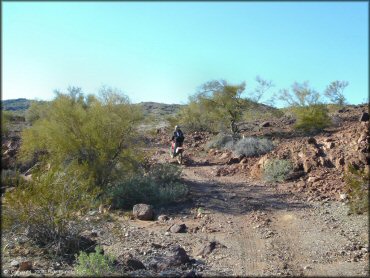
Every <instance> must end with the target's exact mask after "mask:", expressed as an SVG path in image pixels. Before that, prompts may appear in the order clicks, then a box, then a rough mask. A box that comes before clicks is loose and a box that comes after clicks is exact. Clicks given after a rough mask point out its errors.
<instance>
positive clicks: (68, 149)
mask: <svg viewBox="0 0 370 278" xmlns="http://www.w3.org/2000/svg"><path fill="white" fill-rule="evenodd" d="M141 119H142V114H141V112H140V111H139V110H138V107H135V106H133V105H131V104H130V102H129V100H128V98H127V97H126V96H124V95H122V94H120V93H119V92H117V91H114V90H112V89H109V88H103V89H102V90H101V92H100V96H99V98H96V97H94V96H91V95H89V96H84V95H83V94H82V93H81V90H80V89H79V88H69V94H62V93H58V94H57V96H56V98H55V99H54V100H53V101H52V102H50V103H49V104H48V108H47V111H45V116H43V117H41V118H39V119H37V120H35V121H34V122H33V125H32V126H31V127H30V128H28V129H26V130H24V131H23V133H22V145H21V150H20V157H21V158H22V159H23V160H28V159H30V158H32V157H33V156H34V154H35V152H39V151H43V153H45V156H44V159H46V160H47V161H49V162H52V163H56V164H61V163H63V164H65V165H69V164H71V163H74V164H75V165H76V167H77V166H78V168H79V171H80V172H81V173H83V174H84V176H85V177H88V178H91V180H92V181H93V183H94V184H95V185H97V186H101V187H105V186H108V185H109V183H111V182H112V181H114V180H115V179H116V178H118V177H120V176H122V175H124V174H127V173H130V172H133V171H135V169H136V168H137V167H138V164H139V161H140V159H141V154H140V152H139V151H138V149H137V148H136V146H137V145H138V140H137V138H138V136H137V132H136V127H137V125H138V123H139V122H140V121H141Z"/></svg>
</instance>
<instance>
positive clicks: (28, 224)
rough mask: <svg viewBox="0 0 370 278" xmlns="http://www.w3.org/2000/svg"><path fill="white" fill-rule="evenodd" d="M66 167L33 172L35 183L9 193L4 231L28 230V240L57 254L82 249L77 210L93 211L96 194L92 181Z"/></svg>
mask: <svg viewBox="0 0 370 278" xmlns="http://www.w3.org/2000/svg"><path fill="white" fill-rule="evenodd" d="M83 181H84V180H83V179H82V178H81V176H80V175H79V174H78V173H77V172H75V171H73V169H66V168H64V167H63V169H61V168H55V169H50V170H49V171H47V172H45V173H42V172H41V170H38V173H33V181H31V182H29V183H27V184H22V185H20V186H18V187H17V188H15V189H14V190H13V191H10V192H6V193H5V196H4V201H3V212H2V213H3V214H2V216H3V219H2V220H3V228H4V229H12V231H13V232H17V233H20V232H24V231H25V230H27V231H28V232H27V234H28V237H29V238H30V239H31V240H33V241H34V242H35V243H36V244H37V245H39V246H42V247H45V248H47V250H48V251H49V252H51V253H53V254H54V255H64V254H74V253H75V252H76V250H78V248H79V244H80V232H81V229H82V227H81V223H79V221H78V219H77V218H76V215H75V213H76V212H77V211H78V210H87V209H89V208H90V206H91V204H92V202H93V200H94V198H95V197H96V195H97V193H98V192H97V191H96V190H92V189H91V188H90V186H89V184H90V183H89V182H88V181H85V182H83Z"/></svg>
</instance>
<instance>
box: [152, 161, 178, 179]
mask: <svg viewBox="0 0 370 278" xmlns="http://www.w3.org/2000/svg"><path fill="white" fill-rule="evenodd" d="M147 175H148V176H149V177H150V178H151V179H153V180H154V181H155V182H156V183H158V184H168V183H174V182H178V181H180V176H181V168H180V167H178V166H177V165H173V164H169V163H157V164H154V165H152V166H151V167H150V169H149V171H148V173H147Z"/></svg>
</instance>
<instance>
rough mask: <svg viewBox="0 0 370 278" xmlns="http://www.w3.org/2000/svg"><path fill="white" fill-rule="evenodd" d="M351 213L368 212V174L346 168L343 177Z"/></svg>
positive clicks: (350, 167)
mask: <svg viewBox="0 0 370 278" xmlns="http://www.w3.org/2000/svg"><path fill="white" fill-rule="evenodd" d="M344 180H345V183H346V192H347V194H348V199H349V209H350V212H351V213H356V214H362V213H366V212H367V211H368V210H369V198H368V197H369V181H370V178H369V174H368V173H366V172H365V171H364V170H360V169H355V168H354V167H353V166H349V167H348V171H347V173H346V174H345V175H344Z"/></svg>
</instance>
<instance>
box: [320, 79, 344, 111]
mask: <svg viewBox="0 0 370 278" xmlns="http://www.w3.org/2000/svg"><path fill="white" fill-rule="evenodd" d="M348 84H349V83H348V82H347V81H338V80H336V81H333V82H331V83H330V84H329V85H328V86H327V87H326V89H325V93H324V94H325V96H326V97H327V98H328V99H329V100H330V101H331V102H332V103H334V104H337V105H339V106H343V105H344V104H345V103H346V97H345V96H344V93H343V91H344V89H345V88H346V87H347V86H348Z"/></svg>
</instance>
